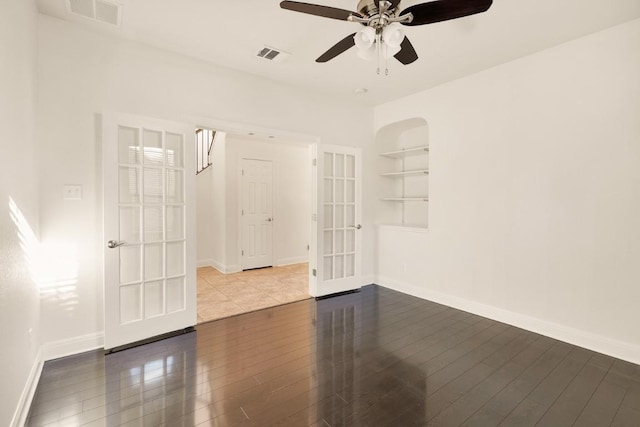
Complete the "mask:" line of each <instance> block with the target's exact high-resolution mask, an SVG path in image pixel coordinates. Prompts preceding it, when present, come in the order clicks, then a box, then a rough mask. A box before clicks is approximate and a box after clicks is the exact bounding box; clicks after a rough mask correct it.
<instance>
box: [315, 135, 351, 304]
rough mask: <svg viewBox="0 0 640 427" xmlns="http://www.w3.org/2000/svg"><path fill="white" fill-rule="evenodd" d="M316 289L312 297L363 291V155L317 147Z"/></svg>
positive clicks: (339, 148) (325, 146)
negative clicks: (359, 289) (356, 290)
mask: <svg viewBox="0 0 640 427" xmlns="http://www.w3.org/2000/svg"><path fill="white" fill-rule="evenodd" d="M316 156H317V161H316V182H317V189H318V190H317V201H316V212H317V251H316V278H315V279H316V280H315V282H316V286H315V288H316V289H315V290H314V289H311V291H312V294H313V296H316V297H317V296H323V295H330V294H334V293H338V292H345V291H349V290H353V289H358V288H360V287H361V286H362V285H363V283H362V273H361V270H362V269H361V258H362V255H361V249H360V248H361V240H362V239H361V231H360V229H361V225H360V223H361V218H362V152H361V150H360V149H359V148H353V147H343V146H334V145H318V148H317V153H316Z"/></svg>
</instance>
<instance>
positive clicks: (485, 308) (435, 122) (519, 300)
mask: <svg viewBox="0 0 640 427" xmlns="http://www.w3.org/2000/svg"><path fill="white" fill-rule="evenodd" d="M639 46H640V20H635V21H632V22H629V23H626V24H623V25H620V26H618V27H614V28H611V29H609V30H606V31H603V32H600V33H596V34H593V35H590V36H587V37H584V38H581V39H578V40H575V41H572V42H569V43H566V44H563V45H560V46H557V47H554V48H552V49H549V50H545V51H543V52H540V53H537V54H534V55H531V56H528V57H525V58H522V59H519V60H517V61H513V62H511V63H507V64H504V65H501V66H498V67H495V68H493V69H490V70H487V71H484V72H481V73H478V74H476V75H472V76H469V77H466V78H463V79H460V80H457V81H454V82H451V83H447V84H444V85H442V86H439V87H437V88H434V89H431V90H429V91H425V92H422V93H418V94H415V95H412V96H410V97H407V98H404V99H401V100H398V101H395V102H391V103H388V104H385V105H382V106H380V107H379V108H377V109H376V128H380V127H382V126H384V125H386V124H388V123H392V122H395V121H399V120H402V119H406V118H410V117H415V116H420V117H424V118H425V119H426V120H427V122H428V124H429V132H430V137H429V140H430V171H431V173H430V206H429V208H430V212H429V231H428V232H427V233H413V232H403V231H399V230H397V229H391V228H381V230H380V233H379V247H378V249H379V250H378V266H379V270H378V275H379V282H380V283H382V284H386V285H389V286H393V287H396V288H398V289H401V290H404V291H406V292H409V293H414V294H416V295H420V296H423V297H426V298H430V299H434V300H438V301H441V302H444V303H446V304H450V305H455V306H458V307H462V308H465V309H468V310H470V311H475V312H478V313H482V314H484V315H487V316H489V317H494V318H498V319H501V320H504V321H507V322H510V323H515V324H519V325H521V326H524V327H526V328H529V329H534V330H537V331H540V332H542V333H545V334H549V335H552V336H555V337H558V338H561V339H564V340H567V341H570V342H574V343H577V344H581V345H583V346H587V347H590V348H593V349H595V350H598V351H601V352H604V353H609V354H612V355H615V356H619V357H621V358H624V359H627V360H631V361H633V362H635V363H640V328H639V327H638V325H640V314H639V313H640V311H638V301H640V286H638V284H639V283H640V263H639V262H638V260H640V215H639V214H638V213H639V212H640V167H638V165H639V164H640V142H639V141H640V119H639V118H640V78H639V77H638V76H640V49H639V48H638V47H639Z"/></svg>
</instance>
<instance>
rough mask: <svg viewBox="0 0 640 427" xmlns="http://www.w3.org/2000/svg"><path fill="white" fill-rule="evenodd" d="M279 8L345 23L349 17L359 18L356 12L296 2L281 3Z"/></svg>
mask: <svg viewBox="0 0 640 427" xmlns="http://www.w3.org/2000/svg"><path fill="white" fill-rule="evenodd" d="M280 7H281V8H283V9H287V10H292V11H294V12H302V13H308V14H309V15H316V16H322V17H324V18H332V19H339V20H341V21H346V20H347V19H348V18H349V16H351V15H354V16H360V14H359V13H357V12H351V11H349V10H345V9H338V8H336V7H329V6H321V5H318V4H309V3H300V2H297V1H283V2H281V3H280Z"/></svg>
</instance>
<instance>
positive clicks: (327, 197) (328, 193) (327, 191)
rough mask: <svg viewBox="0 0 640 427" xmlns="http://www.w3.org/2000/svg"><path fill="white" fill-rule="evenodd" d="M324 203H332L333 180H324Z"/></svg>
mask: <svg viewBox="0 0 640 427" xmlns="http://www.w3.org/2000/svg"><path fill="white" fill-rule="evenodd" d="M324 201H325V202H333V180H332V179H325V180H324Z"/></svg>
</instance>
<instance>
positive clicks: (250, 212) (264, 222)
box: [241, 159, 273, 270]
mask: <svg viewBox="0 0 640 427" xmlns="http://www.w3.org/2000/svg"><path fill="white" fill-rule="evenodd" d="M241 191H242V211H241V214H242V252H241V256H242V269H243V270H248V269H250V268H260V267H270V266H272V265H273V163H272V162H271V161H269V160H253V159H242V190H241Z"/></svg>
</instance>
